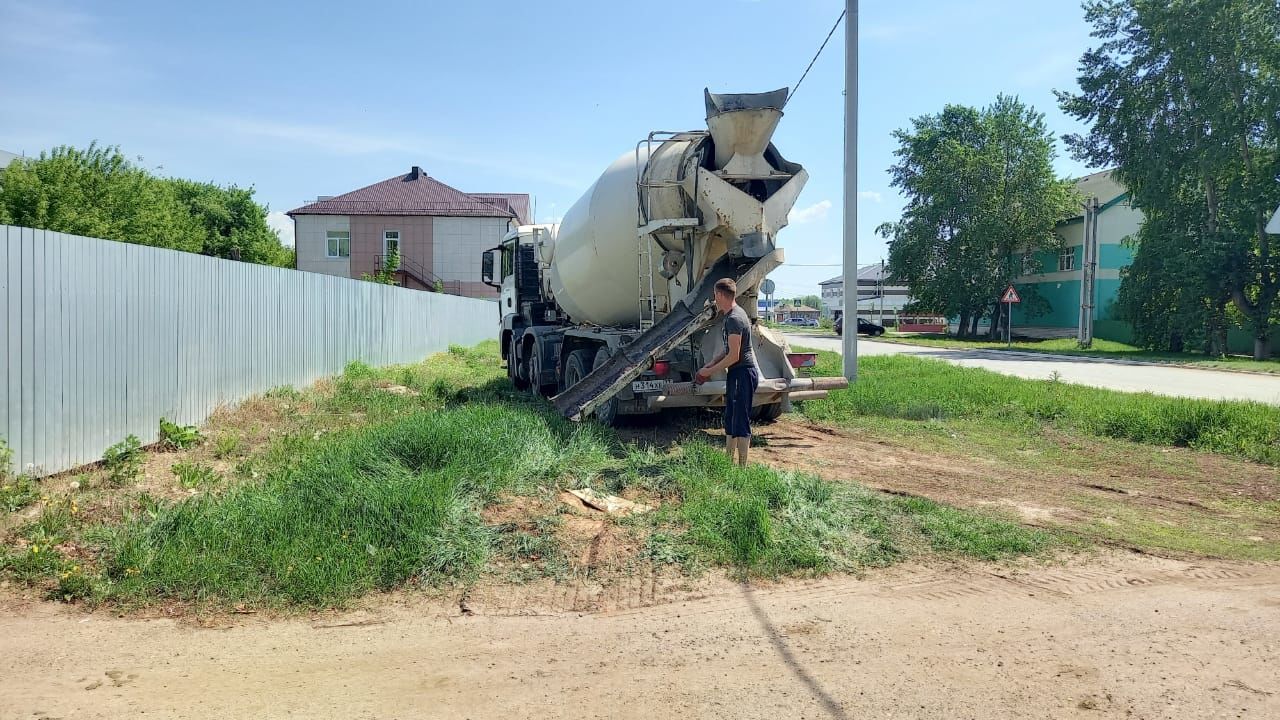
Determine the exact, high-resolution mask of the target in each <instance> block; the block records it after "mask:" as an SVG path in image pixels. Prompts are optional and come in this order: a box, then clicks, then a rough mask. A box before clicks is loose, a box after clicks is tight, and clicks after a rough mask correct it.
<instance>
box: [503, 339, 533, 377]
mask: <svg viewBox="0 0 1280 720" xmlns="http://www.w3.org/2000/svg"><path fill="white" fill-rule="evenodd" d="M507 377H508V378H510V379H511V385H512V386H513V387H515V389H517V390H524V389H525V388H527V387H529V383H528V381H527V380H525V379H524V378H522V377H520V365H519V363H518V362H517V360H516V341H515V338H512V339H511V343H510V344H509V345H507Z"/></svg>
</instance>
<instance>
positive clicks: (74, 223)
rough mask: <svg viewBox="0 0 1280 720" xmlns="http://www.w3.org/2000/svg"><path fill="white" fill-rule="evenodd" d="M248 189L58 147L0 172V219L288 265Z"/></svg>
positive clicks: (96, 149)
mask: <svg viewBox="0 0 1280 720" xmlns="http://www.w3.org/2000/svg"><path fill="white" fill-rule="evenodd" d="M266 218H267V210H266V208H265V207H263V206H262V205H260V204H258V203H257V202H255V201H254V200H253V191H252V190H251V189H242V188H237V187H234V186H233V187H229V188H223V187H219V186H217V185H213V184H210V183H198V182H192V181H189V180H178V179H172V178H161V177H157V176H155V175H153V174H152V173H150V172H148V171H147V170H146V169H144V168H142V167H140V166H139V165H138V164H136V163H134V162H131V161H130V160H128V159H127V158H125V156H124V155H123V154H122V153H121V152H120V149H119V148H116V147H100V146H99V145H97V143H93V144H91V145H89V147H88V148H86V149H84V150H80V149H77V148H74V147H68V146H61V147H57V148H54V149H53V150H52V151H50V152H45V153H41V154H40V156H39V157H38V158H33V159H30V160H26V161H15V162H14V163H12V164H11V165H10V166H9V167H8V168H6V169H5V170H4V171H3V173H0V220H3V221H4V222H8V223H12V224H15V225H25V226H27V227H34V228H41V229H45V230H56V231H59V232H65V233H72V234H75V235H86V236H89V237H98V238H104V239H107V240H118V241H121V242H129V243H136V244H140V245H152V246H155V247H162V248H169V249H172V250H183V251H186V252H194V253H203V254H205V255H212V256H215V257H223V258H234V257H239V259H241V260H244V261H247V262H254V263H263V264H268V265H279V266H286V267H287V266H291V265H292V253H291V252H290V251H289V249H288V248H286V247H284V246H283V245H281V244H280V239H279V237H278V236H277V235H276V233H275V232H274V231H272V230H271V228H270V227H269V226H268V225H267V221H266Z"/></svg>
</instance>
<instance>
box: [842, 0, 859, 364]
mask: <svg viewBox="0 0 1280 720" xmlns="http://www.w3.org/2000/svg"><path fill="white" fill-rule="evenodd" d="M841 336H842V338H841V339H842V340H843V341H844V342H843V343H842V346H843V354H844V376H845V377H846V378H848V379H849V382H853V381H854V380H857V379H858V0H845V16H844V330H843V332H841Z"/></svg>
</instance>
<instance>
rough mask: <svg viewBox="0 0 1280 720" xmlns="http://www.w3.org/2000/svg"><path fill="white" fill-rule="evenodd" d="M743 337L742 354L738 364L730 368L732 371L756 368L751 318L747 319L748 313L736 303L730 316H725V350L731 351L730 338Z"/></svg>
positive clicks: (739, 356)
mask: <svg viewBox="0 0 1280 720" xmlns="http://www.w3.org/2000/svg"><path fill="white" fill-rule="evenodd" d="M730 335H741V336H742V346H741V347H742V352H741V353H740V354H739V355H738V362H736V363H734V364H732V365H730V366H729V369H730V370H733V369H734V368H742V367H748V368H749V367H755V364H756V355H755V351H753V350H752V349H751V318H749V317H747V311H746V310H743V309H742V306H741V305H738V304H737V303H734V305H733V309H732V310H730V311H729V314H727V315H725V316H724V335H723V337H724V349H725V352H728V351H729V336H730Z"/></svg>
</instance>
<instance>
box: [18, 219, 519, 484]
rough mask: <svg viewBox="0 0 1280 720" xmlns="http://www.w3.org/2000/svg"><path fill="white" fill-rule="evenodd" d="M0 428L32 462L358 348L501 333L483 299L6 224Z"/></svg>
mask: <svg viewBox="0 0 1280 720" xmlns="http://www.w3.org/2000/svg"><path fill="white" fill-rule="evenodd" d="M0 322H2V323H3V327H0V346H3V352H2V353H0V440H3V441H4V442H5V443H6V444H7V445H8V446H9V448H10V449H11V450H12V451H13V458H12V464H13V468H14V469H15V470H18V471H20V472H21V471H31V472H35V473H38V474H47V473H53V472H59V471H62V470H67V469H70V468H74V467H76V466H78V465H83V464H86V463H90V462H94V461H96V460H98V459H100V458H101V457H102V452H103V450H105V449H106V448H107V447H108V446H110V445H112V444H114V443H117V442H119V441H121V440H123V439H124V438H125V436H127V435H130V434H133V435H137V436H138V438H139V439H141V440H142V442H143V443H144V444H145V443H151V442H155V441H156V440H158V439H159V422H160V418H161V417H166V418H169V419H170V420H173V421H175V422H178V423H181V424H188V425H189V424H196V423H200V422H202V421H204V420H205V419H206V418H207V417H209V415H210V414H211V413H213V411H214V410H215V409H217V408H218V407H219V406H220V405H226V404H232V403H235V402H237V401H239V400H242V399H244V398H246V397H249V396H251V395H256V394H259V393H262V392H265V391H267V390H269V389H271V388H273V387H278V386H280V385H293V386H296V387H302V386H305V385H308V384H310V383H312V382H314V381H315V380H317V379H319V378H321V377H324V376H326V375H332V374H335V373H338V372H341V371H342V368H343V367H344V366H345V365H346V364H347V363H348V362H350V361H352V360H362V361H364V362H368V363H370V364H375V365H385V364H392V363H406V362H414V361H417V360H421V359H422V358H424V357H426V356H427V355H429V354H431V353H434V352H439V351H441V350H445V349H447V348H448V346H449V345H451V344H458V345H474V344H475V343H478V342H480V341H482V340H486V339H489V338H492V337H495V336H496V331H497V308H496V307H495V305H494V303H492V302H490V301H486V300H476V299H472V298H463V297H456V296H452V295H440V294H436V293H428V292H419V291H416V290H406V289H403V288H398V287H390V286H385V285H375V284H373V283H367V282H362V281H359V280H348V279H345V278H337V277H332V276H328V275H318V274H314V273H305V272H298V271H295V270H285V269H280V268H271V267H265V266H262V265H251V264H248V263H240V262H233V261H230V260H220V259H216V258H208V257H203V256H200V255H194V254H191V253H183V252H178V251H174V250H162V249H159V248H153V247H147V246H142V245H131V244H127V243H118V242H112V241H108V240H99V239H96V238H87V237H80V236H76V235H67V234H64V233H56V232H48V231H44V230H33V229H30V228H21V227H14V226H9V225H0Z"/></svg>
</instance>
